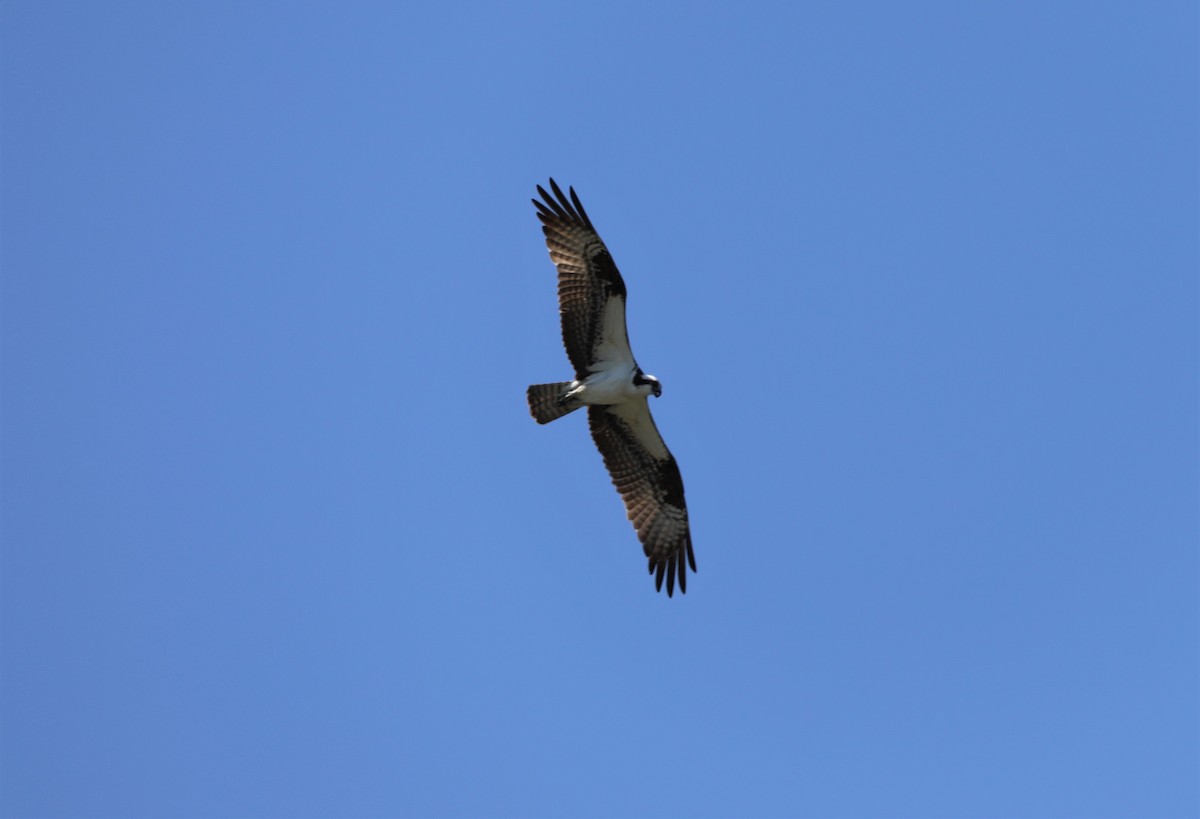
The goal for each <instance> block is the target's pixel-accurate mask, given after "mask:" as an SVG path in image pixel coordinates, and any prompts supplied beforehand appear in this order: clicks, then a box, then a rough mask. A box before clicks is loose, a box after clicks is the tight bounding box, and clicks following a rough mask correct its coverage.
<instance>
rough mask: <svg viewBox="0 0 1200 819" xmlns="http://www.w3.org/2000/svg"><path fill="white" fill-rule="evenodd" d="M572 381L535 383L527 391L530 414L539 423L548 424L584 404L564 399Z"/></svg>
mask: <svg viewBox="0 0 1200 819" xmlns="http://www.w3.org/2000/svg"><path fill="white" fill-rule="evenodd" d="M571 384H572V382H570V381H559V382H557V383H555V384H534V385H533V386H531V387H530V388H529V389H528V390H527V391H526V393H525V397H526V398H528V399H529V414H530V415H532V416H533V419H534V420H535V421H537V422H538V423H539V424H548V423H550V422H551V421H553V420H554V419H555V418H562V417H563V416H564V415H566V414H567V413H568V412H573V411H574V410H577V409H579V408H580V407H582V406H583V403H582V402H580V401H575V400H572V401H564V400H562V399H563V396H564V395H566V392H567V389H568V388H570V386H571Z"/></svg>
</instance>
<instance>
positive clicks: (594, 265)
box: [532, 179, 625, 379]
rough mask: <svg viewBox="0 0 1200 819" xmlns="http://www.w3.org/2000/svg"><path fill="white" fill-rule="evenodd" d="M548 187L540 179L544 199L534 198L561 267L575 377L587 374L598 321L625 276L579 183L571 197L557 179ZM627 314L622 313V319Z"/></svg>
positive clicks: (561, 302)
mask: <svg viewBox="0 0 1200 819" xmlns="http://www.w3.org/2000/svg"><path fill="white" fill-rule="evenodd" d="M550 189H551V190H552V191H553V192H554V195H553V196H552V195H550V194H549V193H547V192H546V189H545V188H543V187H542V186H541V185H538V189H537V190H538V193H539V194H540V195H541V197H542V199H543V200H544V201H538V200H537V199H534V200H532V201H533V204H534V206H535V207H536V208H537V211H538V218H539V219H540V220H541V221H542V233H544V234H545V236H546V248H547V249H548V250H549V251H550V259H551V260H552V261H553V262H554V264H555V266H556V267H557V268H558V311H559V314H560V315H561V317H562V337H563V346H564V347H566V349H567V358H569V359H570V360H571V366H572V367H574V368H575V377H576V378H580V379H582V378H586V377H587V375H588V372H589V370H588V366H589V365H590V364H591V363H592V358H593V351H594V348H595V345H596V343H597V342H598V341H599V338H600V324H601V321H602V320H603V317H604V308H605V306H606V305H607V303H608V300H609V299H612V298H619V299H621V300H622V302H623V301H624V300H625V281H624V279H622V278H621V273H620V271H618V270H617V265H616V263H615V262H613V259H612V255H611V254H610V253H609V252H608V248H607V247H605V246H604V242H603V241H601V239H600V236H599V234H597V233H596V229H595V228H594V227H592V221H591V219H589V218H588V215H587V212H586V211H585V210H584V209H583V204H582V203H580V201H579V197H578V196H576V195H575V189H574V188H570V189H569V190H570V198H569V199H568V197H567V196H566V195H564V194H563V192H562V189H561V188H560V187H559V186H558V183H556V182H555V181H554V180H553V179H551V180H550ZM622 320H623V319H622Z"/></svg>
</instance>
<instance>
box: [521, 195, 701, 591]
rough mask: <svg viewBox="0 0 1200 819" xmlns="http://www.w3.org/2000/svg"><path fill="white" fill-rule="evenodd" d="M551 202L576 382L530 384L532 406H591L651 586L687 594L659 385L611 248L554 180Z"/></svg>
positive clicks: (545, 413)
mask: <svg viewBox="0 0 1200 819" xmlns="http://www.w3.org/2000/svg"><path fill="white" fill-rule="evenodd" d="M550 189H551V190H552V191H554V195H553V196H551V195H550V194H548V193H546V190H545V189H544V188H543V187H542V186H541V185H538V188H537V190H538V193H539V194H540V195H541V197H542V201H540V202H539V201H538V200H536V199H534V200H533V204H534V206H535V207H536V208H537V211H538V218H539V219H541V220H542V225H543V227H542V232H543V233H545V234H546V247H547V248H549V250H550V259H551V260H552V261H553V262H554V264H555V265H556V266H557V267H558V312H559V314H560V315H561V317H562V337H563V346H564V347H566V348H567V358H569V359H570V360H571V366H572V367H574V368H575V380H574V381H560V382H558V383H555V384H534V385H533V386H531V387H530V388H529V390H528V391H527V393H526V397H527V398H528V400H529V412H530V413H531V414H532V415H533V417H534V419H535V420H536V421H537V422H538V423H539V424H548V423H550V422H551V421H553V420H554V419H556V418H561V417H562V416H564V415H566V414H567V413H569V412H573V411H574V410H577V409H579V408H580V407H584V406H586V407H587V408H588V426H589V427H590V428H591V430H592V439H593V440H594V441H595V442H596V447H597V448H598V449H599V450H600V454H601V455H602V456H603V457H604V465H605V466H606V467H608V472H609V474H610V475H611V476H612V482H613V485H615V486H616V487H617V491H618V492H619V493H620V494H621V498H622V499H623V500H624V501H625V511H626V512H627V513H628V515H629V519H630V520H631V521H633V527H634V529H636V530H637V534H638V539H639V540H640V541H641V542H642V547H643V549H644V551H645V553H646V557H647V558H649V560H650V573H651V574H653V575H654V576H655V587H656V588H657V589H658V590H659V591H662V583H663V577H666V579H667V595H668V596H672V595H673V594H674V592H675V581H676V580H678V581H679V591H680V592H686V591H687V566H685V565H684V561H685V560H686V561H687V565H688V566H691V567H692V571H693V572H694V571H696V556H695V555H694V554H693V553H692V535H691V532H690V531H689V530H688V515H687V505H686V504H685V503H684V501H683V478H682V477H681V476H680V474H679V466H678V465H677V464H676V463H675V458H674V457H673V456H672V455H671V453H670V451H669V450H668V449H667V445H666V444H665V443H663V439H662V436H661V435H659V434H658V428H657V427H655V426H654V419H653V418H651V417H650V407H649V405H648V404H647V398H648V397H649V396H650V395H653V396H655V397H656V398H657V397H658V396H660V395H662V385H661V384H659V382H658V379H657V378H655V377H654V376H652V375H647V374H646V373H644V372H642V368H641V367H639V366H638V364H637V361H635V360H634V358H633V351H632V350H630V349H629V335H628V333H627V332H626V330H625V282H624V280H622V279H621V274H620V273H619V272H618V271H617V266H616V265H615V264H613V260H612V256H611V255H609V252H608V248H606V247H605V246H604V242H602V241H601V240H600V236H599V235H598V234H597V233H596V229H595V228H593V227H592V222H591V220H590V219H588V215H587V213H586V212H585V211H584V209H583V205H582V204H580V202H579V197H578V196H576V195H575V189H574V188H570V189H569V190H570V193H571V196H570V199H569V200H568V199H567V197H566V196H564V195H563V192H562V189H561V188H559V187H558V185H557V184H556V183H555V182H554V180H553V179H551V180H550Z"/></svg>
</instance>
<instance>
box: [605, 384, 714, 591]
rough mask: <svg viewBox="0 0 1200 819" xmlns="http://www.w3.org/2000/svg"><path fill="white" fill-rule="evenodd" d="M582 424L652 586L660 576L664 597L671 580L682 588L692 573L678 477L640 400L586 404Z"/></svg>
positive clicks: (672, 588)
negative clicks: (643, 557)
mask: <svg viewBox="0 0 1200 819" xmlns="http://www.w3.org/2000/svg"><path fill="white" fill-rule="evenodd" d="M588 426H589V427H591V430H592V439H593V440H595V442H596V447H597V448H598V449H599V450H600V454H601V455H603V456H604V465H605V466H606V467H608V473H609V474H610V475H611V476H612V482H613V485H614V486H616V487H617V491H618V492H620V493H621V498H622V499H623V500H624V501H625V511H626V512H627V513H628V515H629V519H630V520H631V521H633V528H634V529H636V530H637V533H638V540H640V541H641V542H642V547H643V549H644V550H645V553H646V557H647V558H649V560H650V573H651V574H654V575H655V578H654V581H655V586H656V587H657V588H658V589H659V590H660V591H661V590H662V582H663V576H664V575H665V576H666V578H667V595H668V596H670V595H672V594H673V593H674V591H675V581H676V579H678V580H679V591H680V592H686V591H687V566H691V567H692V571H693V572H694V571H696V556H695V554H694V553H693V552H692V535H691V531H690V530H689V529H688V515H687V504H686V503H684V500H683V477H682V476H681V475H680V474H679V465H678V464H676V463H675V458H674V457H673V456H672V455H671V453H670V451H669V450H668V449H667V445H666V444H665V443H663V439H662V436H661V435H659V434H658V429H657V428H656V427H655V426H654V419H653V418H652V417H651V416H650V407H649V406H648V405H647V404H646V399H644V398H643V399H642V400H640V401H629V402H626V403H624V404H615V405H613V406H604V407H600V406H594V407H588ZM685 559H686V561H687V566H685V565H684V560H685Z"/></svg>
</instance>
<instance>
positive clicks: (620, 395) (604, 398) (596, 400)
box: [577, 367, 640, 404]
mask: <svg viewBox="0 0 1200 819" xmlns="http://www.w3.org/2000/svg"><path fill="white" fill-rule="evenodd" d="M633 372H634V368H633V367H619V368H615V369H612V370H605V371H603V372H598V373H592V374H591V375H589V376H588V377H587V378H586V379H584V381H583V383H582V384H581V385H580V389H579V391H578V393H577V396H578V397H579V398H580V399H581V400H582V401H583V403H585V404H620V403H622V402H625V401H628V400H629V399H630V398H636V397H638V395H639V394H640V393H639V392H638V390H637V388H636V387H635V386H633Z"/></svg>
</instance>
